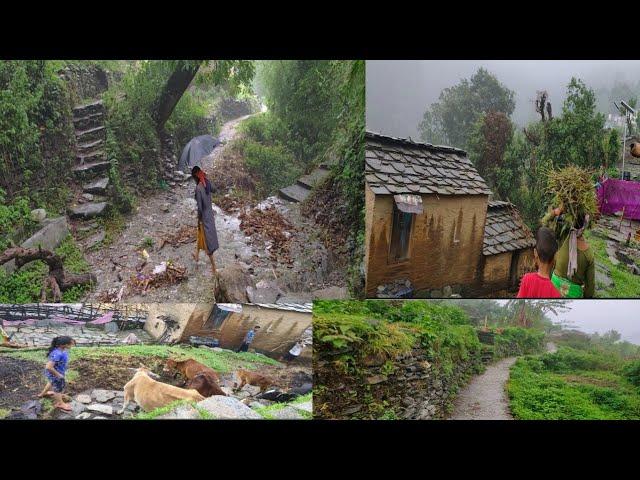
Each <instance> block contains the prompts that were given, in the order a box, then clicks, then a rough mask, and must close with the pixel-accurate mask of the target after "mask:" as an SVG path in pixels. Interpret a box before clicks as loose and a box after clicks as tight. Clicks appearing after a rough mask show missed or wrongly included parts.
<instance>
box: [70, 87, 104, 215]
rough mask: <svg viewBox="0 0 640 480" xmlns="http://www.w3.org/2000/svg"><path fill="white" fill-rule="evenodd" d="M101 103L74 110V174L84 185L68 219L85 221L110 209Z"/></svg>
mask: <svg viewBox="0 0 640 480" xmlns="http://www.w3.org/2000/svg"><path fill="white" fill-rule="evenodd" d="M104 119H105V109H104V105H103V103H102V100H96V101H94V102H91V103H87V104H84V105H78V106H76V107H75V108H74V109H73V126H74V128H75V135H76V164H75V167H74V168H73V173H74V175H75V177H76V179H77V181H78V182H81V183H82V194H80V195H79V196H77V197H76V198H75V199H74V202H73V204H72V205H71V206H70V207H69V209H68V210H69V216H70V217H71V218H77V219H82V220H86V219H89V218H92V217H97V216H100V215H103V214H104V213H105V212H106V210H107V207H108V205H109V203H108V201H107V197H106V194H107V188H108V187H109V176H108V170H109V167H110V165H111V164H110V162H109V161H108V160H107V157H106V154H105V151H104V147H105V140H106V127H105V126H104Z"/></svg>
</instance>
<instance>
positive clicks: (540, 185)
mask: <svg viewBox="0 0 640 480" xmlns="http://www.w3.org/2000/svg"><path fill="white" fill-rule="evenodd" d="M604 123H605V118H604V115H603V114H601V113H598V112H597V110H596V103H595V94H594V93H593V90H591V89H589V88H588V87H587V86H586V85H585V84H584V83H583V82H582V81H580V80H578V79H575V78H572V79H571V82H570V83H569V85H568V86H567V97H566V99H565V102H564V105H563V108H562V114H561V115H560V116H557V117H554V118H553V119H551V120H547V121H545V122H538V123H534V124H532V125H529V126H528V127H527V128H526V129H524V133H517V134H516V135H514V137H513V140H512V142H511V144H510V145H509V147H508V148H507V151H506V152H505V157H504V165H505V167H508V168H505V169H502V170H501V171H500V172H499V174H498V176H497V185H498V188H497V189H498V191H499V192H500V194H501V196H503V197H508V198H509V199H510V200H511V201H512V202H514V203H515V204H516V205H517V206H518V208H519V210H520V212H521V213H522V215H523V217H524V218H525V221H526V222H527V223H528V224H529V225H530V226H532V227H535V226H537V225H538V223H539V220H540V218H541V217H542V215H543V214H544V213H545V211H546V209H547V206H548V204H549V202H550V201H551V200H552V198H551V197H552V194H550V193H549V192H548V191H547V190H546V182H547V173H548V172H550V171H552V170H559V169H562V168H564V167H567V166H569V165H573V166H575V167H579V168H582V169H586V170H588V171H593V170H599V169H601V168H607V167H608V166H609V165H614V164H615V161H616V159H617V158H618V156H619V154H620V146H619V142H618V133H617V132H616V131H615V130H607V129H605V128H604Z"/></svg>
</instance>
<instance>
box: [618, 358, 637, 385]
mask: <svg viewBox="0 0 640 480" xmlns="http://www.w3.org/2000/svg"><path fill="white" fill-rule="evenodd" d="M622 373H623V375H624V376H625V378H626V379H627V380H629V382H631V383H632V384H633V385H635V386H636V387H640V360H635V361H633V362H629V363H628V364H627V365H625V367H624V368H623V370H622Z"/></svg>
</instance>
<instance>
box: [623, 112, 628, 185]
mask: <svg viewBox="0 0 640 480" xmlns="http://www.w3.org/2000/svg"><path fill="white" fill-rule="evenodd" d="M628 116H629V114H628V113H627V114H626V115H625V118H624V134H623V135H622V180H624V149H625V143H626V141H627V119H628Z"/></svg>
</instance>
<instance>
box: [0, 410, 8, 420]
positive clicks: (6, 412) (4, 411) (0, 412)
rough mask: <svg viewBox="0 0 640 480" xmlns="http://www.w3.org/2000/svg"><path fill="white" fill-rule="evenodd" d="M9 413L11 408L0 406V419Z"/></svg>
mask: <svg viewBox="0 0 640 480" xmlns="http://www.w3.org/2000/svg"><path fill="white" fill-rule="evenodd" d="M9 413H11V410H8V409H6V408H0V419H2V418H4V417H6V416H7V415H9Z"/></svg>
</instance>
